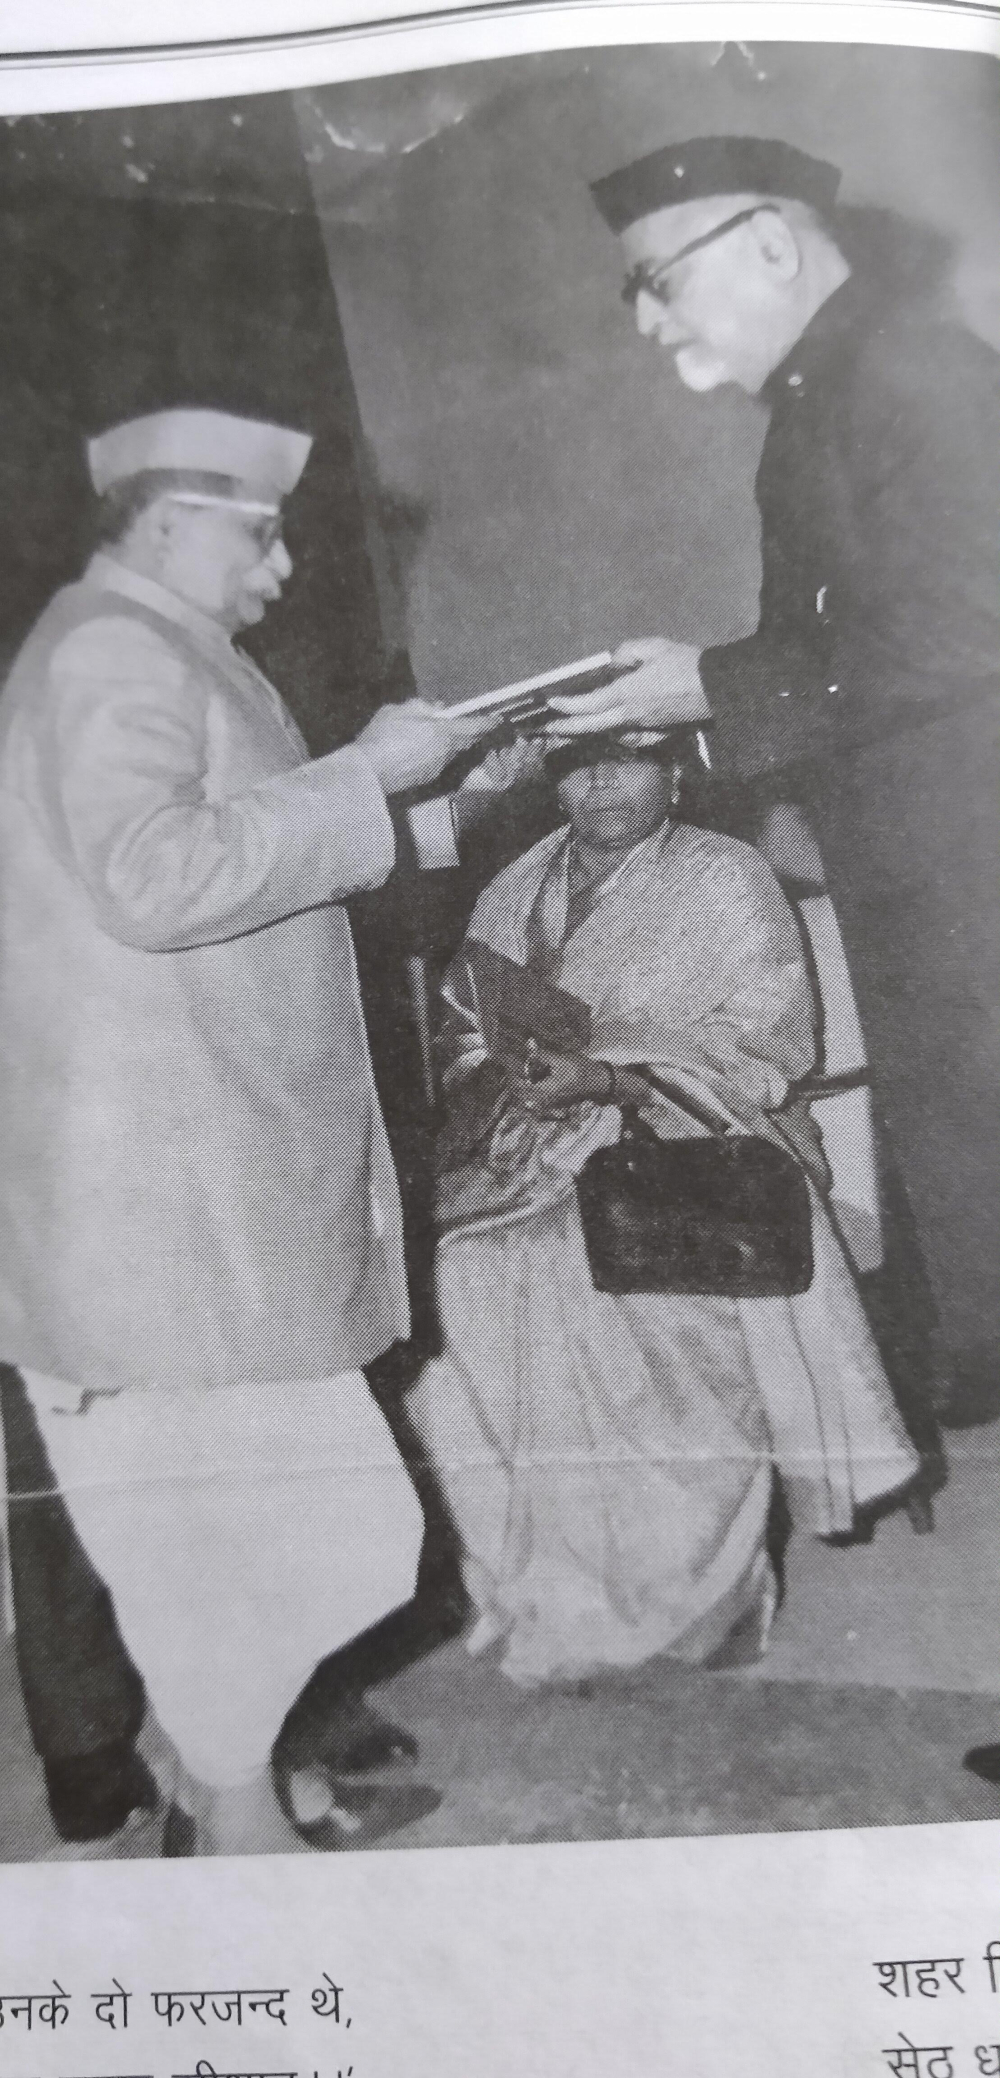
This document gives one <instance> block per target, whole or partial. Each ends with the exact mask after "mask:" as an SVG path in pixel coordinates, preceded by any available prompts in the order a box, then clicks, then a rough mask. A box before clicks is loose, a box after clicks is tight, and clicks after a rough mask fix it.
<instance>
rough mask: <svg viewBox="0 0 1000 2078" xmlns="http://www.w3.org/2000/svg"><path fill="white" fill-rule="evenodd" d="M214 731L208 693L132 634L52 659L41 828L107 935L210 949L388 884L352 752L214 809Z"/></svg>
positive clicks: (121, 625)
mask: <svg viewBox="0 0 1000 2078" xmlns="http://www.w3.org/2000/svg"><path fill="white" fill-rule="evenodd" d="M207 722H208V699H207V694H206V687H205V683H204V681H203V680H202V679H201V678H200V677H199V675H198V674H197V672H196V670H195V669H194V668H193V667H192V666H191V665H189V664H188V663H187V662H186V661H185V659H184V658H183V657H182V656H180V655H178V653H177V651H176V650H174V649H173V648H172V647H171V645H170V643H169V642H168V641H167V640H166V639H164V638H162V637H160V636H159V635H158V634H157V633H156V631H155V630H153V629H150V628H147V627H144V626H143V625H142V623H141V622H137V621H133V620H128V619H126V618H124V617H117V618H114V617H109V618H107V619H103V618H102V619H101V620H95V621H90V622H88V623H87V624H86V625H85V626H84V627H82V628H79V629H77V630H76V631H75V632H74V633H73V634H72V635H71V636H69V637H68V638H67V639H66V641H65V642H64V643H63V644H62V645H61V647H60V648H59V649H58V650H57V651H56V652H55V653H54V655H53V657H52V659H51V663H50V698H49V700H48V701H47V702H46V703H45V715H44V717H43V718H40V723H39V730H40V734H39V791H40V795H41V801H42V807H43V813H44V814H45V815H46V818H47V820H48V822H49V824H50V827H51V830H52V833H53V836H54V839H55V841H56V843H57V846H58V848H59V850H60V852H61V854H62V856H63V858H64V861H65V863H66V864H67V865H68V866H69V868H70V870H71V871H73V873H74V874H75V875H76V876H77V877H78V878H79V880H80V881H81V882H82V883H83V884H84V886H85V887H86V888H87V890H88V893H89V895H90V898H91V900H92V902H93V904H94V908H95V911H96V913H97V917H98V921H99V922H100V924H101V926H102V928H103V929H104V930H106V931H107V932H108V933H109V935H110V936H112V937H114V938H117V939H119V940H120V941H121V942H122V943H124V944H127V945H134V946H136V947H139V948H141V949H143V950H146V951H151V952H156V951H171V950H179V949H181V948H183V947H187V946H194V945H206V944H211V943H213V942H217V941H219V940H221V939H224V938H230V937H237V936H239V935H240V934H241V933H243V932H247V931H254V930H258V929H260V927H261V926H262V925H266V924H271V923H276V922H278V921H279V920H280V919H281V918H282V917H286V916H291V915H294V914H296V913H297V912H299V911H301V910H304V909H310V908H314V907H317V906H318V905H320V904H323V903H326V902H330V901H339V900H342V899H343V898H344V897H345V896H347V895H350V894H352V893H354V892H356V891H357V890H359V889H362V888H372V887H380V886H381V885H382V883H383V881H384V880H385V879H386V878H387V876H388V874H389V873H390V871H391V869H392V865H393V859H394V854H395V845H394V838H393V830H392V822H391V819H390V816H389V812H388V809H387V807H386V801H385V796H384V794H383V791H382V788H381V786H380V785H379V782H378V780H377V778H376V776H375V773H374V771H373V769H372V767H371V766H370V764H369V763H368V761H367V759H366V758H365V757H364V756H363V754H362V753H361V752H360V751H356V750H353V749H351V748H348V749H346V750H339V751H334V752H332V753H331V754H330V756H328V757H324V758H317V759H315V760H313V761H311V762H307V763H304V764H302V765H299V766H296V767H294V768H293V769H291V770H289V771H284V772H280V773H278V774H277V775H276V776H275V777H273V778H269V779H266V780H264V781H263V782H262V783H261V784H260V785H258V786H255V787H253V788H252V789H251V790H250V791H249V792H247V793H245V794H242V795H240V796H238V797H237V798H231V799H228V800H223V801H212V800H210V799H209V798H208V796H207V792H206V781H207V772H208V745H207Z"/></svg>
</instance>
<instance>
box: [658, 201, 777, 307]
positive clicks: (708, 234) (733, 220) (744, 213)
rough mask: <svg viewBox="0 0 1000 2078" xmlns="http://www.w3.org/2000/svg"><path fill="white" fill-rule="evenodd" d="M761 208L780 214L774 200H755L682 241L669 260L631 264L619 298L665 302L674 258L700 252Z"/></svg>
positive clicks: (667, 300)
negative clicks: (696, 236) (748, 207)
mask: <svg viewBox="0 0 1000 2078" xmlns="http://www.w3.org/2000/svg"><path fill="white" fill-rule="evenodd" d="M762 210H769V211H770V213H771V215H772V216H780V214H781V212H780V210H779V208H778V205H777V203H776V202H755V203H754V205H753V207H752V209H741V210H739V211H738V213H737V215H736V216H728V217H727V218H726V221H725V223H724V224H716V226H715V229H714V230H712V231H703V232H702V234H701V237H700V238H692V239H690V240H689V242H688V244H687V245H682V246H681V249H680V251H679V252H676V253H673V254H672V255H671V258H670V259H669V260H658V261H655V262H650V261H649V260H640V262H639V265H638V266H637V267H633V269H632V271H631V273H630V274H629V275H627V276H626V279H625V285H624V287H623V289H622V302H623V303H628V304H630V305H632V306H633V307H634V305H635V304H636V303H637V302H638V300H639V297H640V296H652V297H653V298H654V299H655V301H656V302H657V303H664V304H665V303H669V301H670V284H669V282H668V281H667V275H668V274H669V273H670V271H671V269H672V268H674V267H676V266H677V263H678V261H679V260H686V259H687V258H688V257H689V255H690V254H691V253H696V252H700V250H701V248H702V246H703V245H714V244H715V241H716V239H717V238H725V236H726V234H727V232H729V231H735V230H736V227H737V225H738V224H748V223H749V222H750V219H751V217H754V216H759V215H760V214H761V211H762Z"/></svg>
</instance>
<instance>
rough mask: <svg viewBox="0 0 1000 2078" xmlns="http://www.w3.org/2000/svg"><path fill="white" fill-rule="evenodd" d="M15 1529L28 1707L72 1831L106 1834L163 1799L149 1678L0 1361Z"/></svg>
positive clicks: (60, 1823) (65, 1830)
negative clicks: (149, 1716) (150, 1743)
mask: <svg viewBox="0 0 1000 2078" xmlns="http://www.w3.org/2000/svg"><path fill="white" fill-rule="evenodd" d="M0 1407H2V1416H3V1426H4V1439H5V1444H6V1454H7V1481H8V1491H9V1497H10V1498H9V1502H8V1524H9V1528H8V1537H9V1551H10V1570H11V1582H12V1587H13V1599H14V1617H15V1623H16V1648H17V1663H18V1670H19V1673H20V1678H21V1689H22V1693H23V1696H24V1706H25V1711H26V1714H27V1718H28V1724H29V1726H30V1729H31V1736H32V1739H33V1741H34V1744H35V1748H36V1751H37V1752H38V1754H39V1757H40V1759H41V1761H42V1764H43V1767H44V1769H45V1779H46V1788H47V1790H48V1798H49V1808H50V1811H51V1814H52V1821H53V1824H54V1825H55V1828H56V1831H57V1832H58V1833H59V1834H60V1835H61V1837H62V1838H63V1839H64V1840H81V1841H82V1840H95V1839H104V1838H106V1837H108V1836H109V1835H110V1834H111V1833H114V1832H117V1831H118V1829H119V1827H120V1826H122V1825H123V1824H124V1823H125V1820H126V1818H127V1817H128V1815H129V1813H130V1812H131V1811H133V1810H135V1809H137V1808H144V1809H149V1808H152V1806H153V1804H154V1803H155V1801H156V1792H155V1785H154V1783H153V1780H152V1777H151V1776H150V1774H149V1773H148V1771H147V1769H146V1768H145V1765H144V1763H143V1762H142V1761H141V1760H140V1758H139V1756H138V1754H137V1753H136V1751H135V1739H136V1737H137V1735H138V1732H139V1729H140V1726H141V1724H142V1720H143V1715H144V1712H145V1694H144V1690H143V1685H142V1682H141V1680H140V1678H139V1675H138V1674H137V1673H136V1670H135V1668H134V1666H133V1664H132V1661H131V1660H130V1658H129V1656H128V1653H127V1652H126V1650H125V1647H124V1645H123V1643H122V1640H121V1636H120V1634H119V1630H118V1625H117V1623H116V1621H115V1613H114V1609H113V1607H112V1604H111V1598H110V1596H109V1594H108V1592H107V1589H106V1588H105V1587H104V1585H103V1583H102V1582H101V1581H100V1580H99V1579H98V1577H97V1574H96V1573H95V1571H94V1568H93V1566H92V1564H91V1562H90V1560H89V1558H88V1557H87V1554H86V1552H85V1551H84V1549H83V1547H82V1545H81V1543H80V1540H79V1538H78V1536H77V1534H76V1531H75V1529H74V1527H73V1524H72V1521H71V1520H70V1517H69V1514H68V1512H67V1510H66V1507H65V1504H64V1502H63V1500H62V1497H61V1495H60V1494H59V1492H58V1490H57V1488H56V1482H55V1479H54V1476H53V1472H52V1467H51V1464H50V1463H49V1458H48V1454H47V1452H46V1449H45V1445H44V1443H43V1441H42V1437H41V1434H40V1432H39V1428H38V1423H37V1421H36V1418H35V1412H34V1409H33V1407H32V1405H31V1401H30V1400H29V1398H28V1395H27V1393H26V1392H25V1389H24V1385H23V1383H22V1380H21V1378H20V1376H19V1374H18V1372H17V1371H16V1370H14V1369H13V1367H12V1366H11V1365H8V1364H4V1365H0Z"/></svg>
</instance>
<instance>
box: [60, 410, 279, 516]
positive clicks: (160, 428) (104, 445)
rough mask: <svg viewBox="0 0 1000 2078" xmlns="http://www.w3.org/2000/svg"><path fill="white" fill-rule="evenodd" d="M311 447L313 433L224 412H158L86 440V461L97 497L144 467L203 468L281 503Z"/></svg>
mask: <svg viewBox="0 0 1000 2078" xmlns="http://www.w3.org/2000/svg"><path fill="white" fill-rule="evenodd" d="M311 446H312V437H311V435H310V434H309V433H295V432H293V431H292V430H291V428H290V427H288V426H270V425H267V424H265V423H264V422H263V421H262V420H260V419H250V418H231V417H230V415H229V413H228V412H225V411H156V412H153V413H152V415H151V416H150V417H149V418H134V419H129V420H127V422H126V423H125V425H123V426H112V427H111V428H110V430H109V431H108V432H107V433H99V434H98V435H97V437H96V439H94V440H88V442H87V461H88V464H89V467H90V477H91V482H92V483H93V486H94V489H95V491H96V492H97V493H98V495H99V496H100V494H101V493H102V492H104V491H106V490H108V489H109V488H110V486H111V485H112V484H115V483H121V482H123V481H124V479H125V478H126V477H129V476H138V475H139V474H140V472H141V471H142V470H144V469H199V470H206V471H209V472H210V473H211V474H212V475H217V476H232V477H235V478H236V480H237V481H238V483H239V484H240V487H241V489H245V490H247V491H249V492H250V493H251V494H252V495H253V496H254V497H255V498H257V499H259V500H260V501H261V504H262V505H264V506H271V507H274V508H277V506H278V505H279V504H280V502H281V499H282V498H287V496H288V494H289V492H290V491H293V490H294V489H295V486H296V484H297V483H298V480H299V477H300V476H301V474H302V471H303V469H304V468H305V466H306V460H307V457H308V454H309V449H310V448H311Z"/></svg>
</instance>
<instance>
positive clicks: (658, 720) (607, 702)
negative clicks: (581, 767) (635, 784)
mask: <svg viewBox="0 0 1000 2078" xmlns="http://www.w3.org/2000/svg"><path fill="white" fill-rule="evenodd" d="M700 655H701V652H700V650H697V649H695V648H694V647H693V646H692V644H691V643H688V642H668V641H667V640H666V639H665V637H663V636H654V637H651V638H650V639H649V640H648V641H644V642H623V643H622V644H621V646H620V648H618V649H616V650H615V652H614V656H613V658H612V662H613V663H615V664H629V665H633V666H634V667H635V668H634V669H632V670H630V671H629V672H628V674H627V676H626V677H624V678H618V679H616V680H615V682H614V684H613V685H608V686H602V687H601V689H600V691H598V692H596V693H577V694H576V696H575V697H574V696H573V695H572V694H571V693H565V694H555V693H554V694H552V696H551V701H550V704H551V706H552V707H553V708H555V709H556V710H557V712H558V717H559V718H558V720H557V721H551V722H549V724H548V727H547V730H546V734H547V735H548V736H550V737H555V738H557V739H560V740H562V739H563V738H565V737H570V736H590V735H594V734H596V733H598V732H599V731H601V730H605V729H670V728H675V727H679V726H680V725H681V724H682V723H684V722H704V721H708V720H709V719H710V710H709V706H708V701H707V700H706V698H705V693H704V689H703V687H702V683H701V675H700V673H699V670H698V662H699V657H700Z"/></svg>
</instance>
